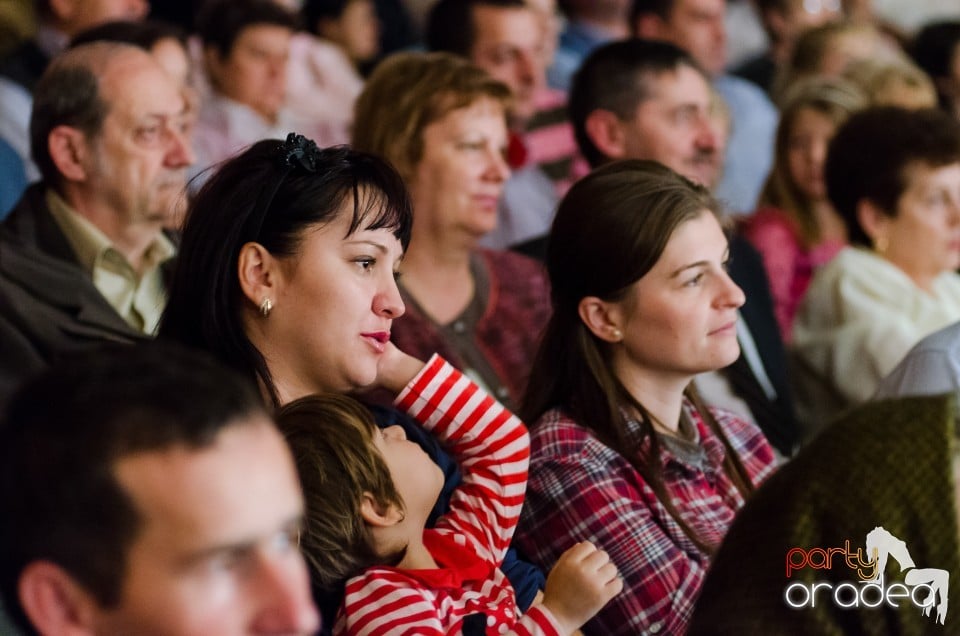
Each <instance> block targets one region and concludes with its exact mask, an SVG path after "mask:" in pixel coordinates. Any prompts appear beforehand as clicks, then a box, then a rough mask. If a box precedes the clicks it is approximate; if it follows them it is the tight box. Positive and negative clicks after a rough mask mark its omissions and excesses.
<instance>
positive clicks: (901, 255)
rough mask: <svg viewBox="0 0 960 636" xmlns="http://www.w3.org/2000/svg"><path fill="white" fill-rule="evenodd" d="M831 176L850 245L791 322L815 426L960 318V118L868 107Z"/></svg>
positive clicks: (843, 131) (839, 150) (800, 386)
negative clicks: (915, 347) (920, 344)
mask: <svg viewBox="0 0 960 636" xmlns="http://www.w3.org/2000/svg"><path fill="white" fill-rule="evenodd" d="M825 175H826V185H827V196H828V197H829V199H830V201H831V202H832V203H833V206H834V208H835V209H836V210H837V212H838V213H839V214H840V216H841V217H842V218H843V222H844V225H845V226H846V228H847V236H848V237H849V240H850V246H849V247H846V248H844V249H843V250H841V251H840V252H839V254H837V256H836V257H835V258H834V259H833V261H831V262H830V263H828V264H827V265H825V266H824V267H823V268H821V270H820V271H819V272H818V273H817V275H816V276H815V277H814V279H813V282H812V283H811V284H810V287H809V289H808V290H807V295H806V297H805V298H804V300H803V303H802V304H801V307H800V310H799V313H798V314H797V318H796V321H795V322H794V326H793V349H794V357H795V359H796V362H797V365H796V366H797V369H796V370H797V374H796V375H795V376H794V379H795V381H796V382H797V398H798V399H797V402H798V408H799V410H801V413H802V415H803V416H804V423H805V424H806V426H807V427H808V430H809V431H810V432H813V431H815V430H817V429H818V428H820V427H822V426H823V425H825V424H826V423H827V422H828V421H829V420H830V419H832V418H833V417H835V416H836V415H838V414H839V413H840V412H841V411H842V410H843V409H845V408H848V407H850V406H853V405H855V404H857V403H859V402H863V401H865V400H867V399H868V398H870V396H872V395H873V394H874V392H875V391H876V390H877V385H878V383H879V382H880V380H881V378H883V377H884V376H885V375H887V374H888V373H890V371H892V370H893V367H894V366H896V364H897V363H898V362H900V360H901V359H902V358H903V356H904V355H905V354H906V353H907V351H909V349H910V347H912V346H913V345H915V344H916V343H917V342H919V341H920V339H921V338H923V337H924V336H926V335H928V334H930V333H932V332H934V331H936V330H938V329H941V328H943V327H945V326H947V325H948V324H950V323H952V322H955V321H957V320H960V275H957V273H956V270H957V268H958V267H960V122H958V121H957V120H956V119H954V118H953V117H951V116H950V115H948V114H946V113H944V112H942V111H938V110H920V111H910V110H905V109H901V108H894V107H883V108H872V109H869V110H865V111H861V112H860V113H857V114H855V115H853V116H852V117H851V118H850V119H849V120H848V121H847V123H846V124H844V126H843V127H841V128H840V130H839V132H837V134H836V136H835V137H834V138H833V141H832V142H831V143H830V148H829V151H828V154H827V164H826V169H825Z"/></svg>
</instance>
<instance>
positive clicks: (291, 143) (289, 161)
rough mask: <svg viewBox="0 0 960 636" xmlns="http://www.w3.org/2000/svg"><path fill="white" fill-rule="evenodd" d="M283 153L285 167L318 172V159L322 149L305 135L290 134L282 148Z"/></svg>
mask: <svg viewBox="0 0 960 636" xmlns="http://www.w3.org/2000/svg"><path fill="white" fill-rule="evenodd" d="M281 151H282V153H283V155H282V156H283V165H284V166H289V167H290V168H298V167H299V168H303V169H304V170H306V171H308V172H316V171H317V158H318V155H319V154H320V149H319V148H318V147H317V144H316V142H315V141H313V140H312V139H307V138H306V137H304V136H303V135H300V134H297V133H290V134H288V135H287V139H286V141H284V142H283V147H282V148H281Z"/></svg>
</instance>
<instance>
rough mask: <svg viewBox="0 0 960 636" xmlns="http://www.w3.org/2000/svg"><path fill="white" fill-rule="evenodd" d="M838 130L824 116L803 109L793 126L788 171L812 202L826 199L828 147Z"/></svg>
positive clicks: (789, 145)
mask: <svg viewBox="0 0 960 636" xmlns="http://www.w3.org/2000/svg"><path fill="white" fill-rule="evenodd" d="M836 131H837V127H836V125H835V124H834V123H833V121H832V120H831V119H830V117H828V116H827V115H826V114H825V113H822V112H820V111H819V110H815V109H813V108H806V107H804V108H801V109H800V110H799V111H797V114H796V116H795V117H794V118H793V122H792V124H791V126H790V134H789V136H788V138H787V153H786V154H787V169H788V171H789V173H790V179H791V180H792V181H793V184H794V186H795V187H796V188H797V190H799V191H800V192H801V193H802V194H803V195H804V196H805V197H807V198H808V199H810V200H811V201H822V200H824V199H825V198H826V196H827V186H826V183H825V182H824V179H823V166H824V164H825V163H826V160H827V147H828V146H829V145H830V140H831V139H832V138H833V135H834V133H836Z"/></svg>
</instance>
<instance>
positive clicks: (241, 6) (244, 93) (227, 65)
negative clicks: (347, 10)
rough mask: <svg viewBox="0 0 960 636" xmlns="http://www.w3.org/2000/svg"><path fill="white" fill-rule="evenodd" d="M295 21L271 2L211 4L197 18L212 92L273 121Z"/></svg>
mask: <svg viewBox="0 0 960 636" xmlns="http://www.w3.org/2000/svg"><path fill="white" fill-rule="evenodd" d="M296 26H297V18H296V16H295V15H294V14H293V13H290V12H289V11H287V10H286V9H284V8H283V7H281V6H280V5H279V4H278V3H276V2H274V1H273V0H215V1H213V2H210V3H209V4H207V5H205V6H204V10H203V11H202V12H201V13H200V15H199V16H197V31H198V32H199V33H200V38H201V40H202V41H203V58H204V62H205V64H206V67H207V72H208V74H209V75H210V80H211V81H212V83H213V86H214V88H215V89H216V91H217V92H218V93H220V94H221V95H223V96H225V97H227V98H229V99H232V100H233V101H235V102H239V103H241V104H243V105H245V106H248V107H250V108H251V109H253V110H254V111H256V112H257V113H258V114H259V115H260V116H261V117H263V118H264V119H266V120H268V121H270V122H273V121H274V120H275V119H276V117H277V114H278V113H279V112H280V108H281V107H282V106H283V104H284V102H285V100H286V92H287V60H288V59H289V57H290V40H291V38H292V37H293V34H294V31H295V29H296Z"/></svg>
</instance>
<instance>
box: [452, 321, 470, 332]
mask: <svg viewBox="0 0 960 636" xmlns="http://www.w3.org/2000/svg"><path fill="white" fill-rule="evenodd" d="M466 330H467V326H466V325H465V324H463V321H462V320H458V321H457V322H455V323H453V332H454V333H464V332H465V331H466Z"/></svg>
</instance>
